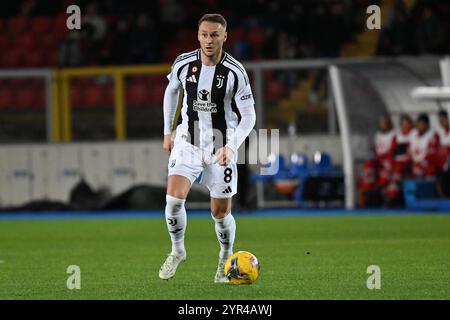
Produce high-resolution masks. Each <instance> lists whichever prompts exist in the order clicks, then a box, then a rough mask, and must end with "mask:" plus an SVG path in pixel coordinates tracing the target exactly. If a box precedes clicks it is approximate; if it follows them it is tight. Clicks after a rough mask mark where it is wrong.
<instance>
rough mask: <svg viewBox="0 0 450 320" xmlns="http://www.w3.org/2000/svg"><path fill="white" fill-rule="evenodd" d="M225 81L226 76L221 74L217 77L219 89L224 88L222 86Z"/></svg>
mask: <svg viewBox="0 0 450 320" xmlns="http://www.w3.org/2000/svg"><path fill="white" fill-rule="evenodd" d="M223 79H225V77H224V76H222V75H220V74H218V75H217V76H216V80H217V84H216V87H217V88H219V89H220V88H222V86H223Z"/></svg>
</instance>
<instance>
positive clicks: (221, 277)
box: [214, 259, 228, 283]
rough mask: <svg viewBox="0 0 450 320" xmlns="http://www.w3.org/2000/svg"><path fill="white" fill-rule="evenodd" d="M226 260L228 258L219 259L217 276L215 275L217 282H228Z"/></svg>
mask: <svg viewBox="0 0 450 320" xmlns="http://www.w3.org/2000/svg"><path fill="white" fill-rule="evenodd" d="M225 262H226V260H222V259H219V263H218V265H217V271H216V276H215V277H214V282H215V283H228V278H227V276H226V275H225V273H224V268H225Z"/></svg>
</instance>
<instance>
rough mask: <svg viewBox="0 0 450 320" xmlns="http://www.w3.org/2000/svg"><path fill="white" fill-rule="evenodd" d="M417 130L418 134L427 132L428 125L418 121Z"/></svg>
mask: <svg viewBox="0 0 450 320" xmlns="http://www.w3.org/2000/svg"><path fill="white" fill-rule="evenodd" d="M417 130H419V132H420V133H424V132H426V131H427V130H428V124H427V123H426V122H425V121H418V122H417Z"/></svg>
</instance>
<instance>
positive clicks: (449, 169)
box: [438, 110, 450, 197]
mask: <svg viewBox="0 0 450 320" xmlns="http://www.w3.org/2000/svg"><path fill="white" fill-rule="evenodd" d="M438 116H439V124H440V126H441V128H440V130H439V131H438V132H439V138H440V144H441V148H440V150H439V156H438V158H439V160H438V162H439V168H440V170H439V173H438V176H439V179H438V182H439V183H438V193H439V195H440V196H441V197H450V127H449V122H448V114H447V112H446V111H444V110H441V111H439V114H438Z"/></svg>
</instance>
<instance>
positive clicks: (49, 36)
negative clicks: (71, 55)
mask: <svg viewBox="0 0 450 320" xmlns="http://www.w3.org/2000/svg"><path fill="white" fill-rule="evenodd" d="M37 45H38V46H39V47H40V48H42V49H45V50H52V51H53V50H58V45H59V41H58V38H57V37H56V36H55V35H54V34H53V33H46V34H43V35H42V36H41V37H40V38H39V41H38V43H37Z"/></svg>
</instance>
